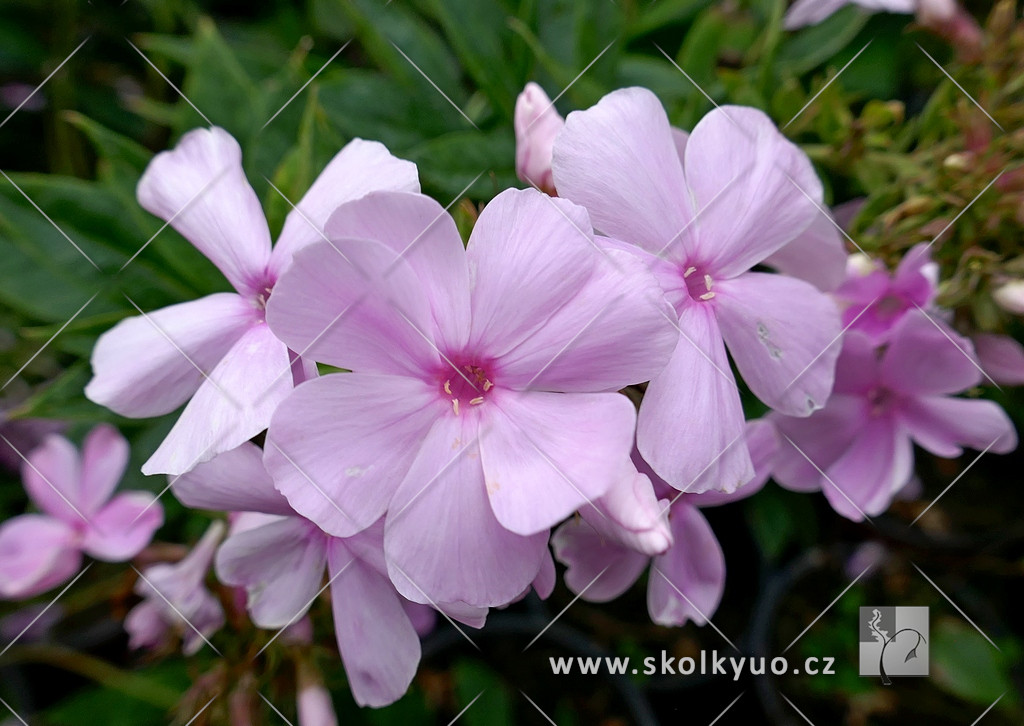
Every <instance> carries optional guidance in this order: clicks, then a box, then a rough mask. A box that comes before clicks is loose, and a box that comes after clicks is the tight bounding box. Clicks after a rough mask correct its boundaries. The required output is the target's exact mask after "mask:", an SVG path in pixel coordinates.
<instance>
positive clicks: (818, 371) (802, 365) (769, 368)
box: [714, 272, 841, 416]
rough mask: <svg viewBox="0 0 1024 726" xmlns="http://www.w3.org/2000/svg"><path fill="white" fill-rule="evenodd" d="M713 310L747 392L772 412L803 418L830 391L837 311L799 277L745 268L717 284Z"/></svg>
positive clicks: (835, 354)
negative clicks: (714, 308) (731, 277)
mask: <svg viewBox="0 0 1024 726" xmlns="http://www.w3.org/2000/svg"><path fill="white" fill-rule="evenodd" d="M716 293H717V295H716V297H715V300H714V302H715V303H716V306H715V307H716V313H717V317H718V323H719V325H721V328H722V335H723V336H724V337H725V343H726V345H728V346H729V353H730V354H731V355H732V358H733V360H734V361H736V367H737V368H739V370H740V373H741V374H742V376H743V380H744V381H745V382H746V383H747V385H748V386H750V390H751V391H753V392H754V394H755V395H756V396H757V397H758V398H760V399H761V400H762V401H764V402H765V403H767V404H768V405H769V406H771V407H772V408H774V409H775V410H777V411H780V412H782V413H785V414H788V415H790V416H808V415H810V414H811V413H813V412H814V411H815V410H817V409H819V408H821V407H822V406H823V405H824V404H825V401H826V400H828V397H829V394H830V393H831V392H832V383H833V381H834V379H835V367H836V358H837V357H838V356H839V350H840V347H841V346H840V343H839V336H840V327H839V311H838V310H837V309H836V306H835V304H834V303H833V302H832V300H831V299H830V298H828V297H827V296H826V295H825V294H824V293H822V292H819V291H818V290H817V289H815V288H814V287H812V286H811V285H810V284H809V283H806V282H804V281H803V280H795V279H793V278H790V277H786V276H785V275H771V274H767V273H763V272H750V273H747V274H745V275H740V276H739V277H737V278H734V279H732V280H725V281H723V282H721V283H719V284H717V285H716Z"/></svg>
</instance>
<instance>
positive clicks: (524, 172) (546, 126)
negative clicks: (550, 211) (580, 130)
mask: <svg viewBox="0 0 1024 726" xmlns="http://www.w3.org/2000/svg"><path fill="white" fill-rule="evenodd" d="M564 125H565V119H563V118H562V117H561V115H559V113H558V111H557V110H556V109H555V105H554V104H553V103H552V102H551V99H549V98H548V95H547V94H546V93H544V89H542V88H541V87H540V86H538V85H537V84H536V83H527V84H526V88H524V89H523V92H522V93H520V94H519V98H517V99H516V112H515V120H514V126H515V132H516V175H517V176H518V177H519V178H520V179H521V180H522V181H524V182H526V183H527V184H530V185H532V186H535V187H537V188H538V189H540V190H541V191H543V192H546V193H548V194H550V195H552V196H554V194H555V184H554V181H553V179H552V176H551V149H552V147H553V146H554V144H555V137H556V136H558V132H559V131H561V130H562V126H564Z"/></svg>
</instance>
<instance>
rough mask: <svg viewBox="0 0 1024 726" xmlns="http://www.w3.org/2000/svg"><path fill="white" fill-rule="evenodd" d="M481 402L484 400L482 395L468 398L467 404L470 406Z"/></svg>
mask: <svg viewBox="0 0 1024 726" xmlns="http://www.w3.org/2000/svg"><path fill="white" fill-rule="evenodd" d="M483 402H484V397H483V396H478V397H476V398H471V399H469V405H470V406H479V405H480V404H481V403H483Z"/></svg>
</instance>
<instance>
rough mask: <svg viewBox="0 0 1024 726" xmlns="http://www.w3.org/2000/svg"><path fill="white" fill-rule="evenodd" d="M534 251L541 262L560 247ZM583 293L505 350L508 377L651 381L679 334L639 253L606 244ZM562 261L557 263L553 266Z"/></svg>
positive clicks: (577, 382) (530, 381)
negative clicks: (631, 252) (519, 341)
mask: <svg viewBox="0 0 1024 726" xmlns="http://www.w3.org/2000/svg"><path fill="white" fill-rule="evenodd" d="M544 249H545V251H544V252H538V254H537V255H536V256H534V260H535V261H536V262H541V261H542V260H543V258H544V256H545V255H548V254H550V251H551V250H552V249H553V246H549V247H546V248H544ZM594 256H595V258H596V264H595V265H594V267H595V269H594V271H593V274H592V275H591V277H590V279H589V280H588V281H587V282H586V283H585V284H584V285H583V286H582V288H581V289H580V290H579V291H578V292H577V294H576V296H575V297H574V298H572V300H570V301H569V302H567V303H566V304H565V305H564V306H563V307H562V308H561V309H558V310H557V311H555V312H554V313H553V314H549V316H548V317H547V321H546V322H545V323H544V325H543V326H542V327H541V328H540V329H538V330H537V331H536V332H534V333H533V334H532V335H530V336H529V337H528V338H527V339H525V340H524V341H523V342H522V343H521V344H520V345H518V346H517V347H516V348H515V349H514V350H512V351H510V352H509V353H508V354H507V355H505V356H503V357H502V358H501V359H500V361H499V363H500V365H501V368H502V377H501V378H502V384H503V385H505V386H508V387H513V388H517V389H520V390H522V389H533V390H548V391H602V390H604V391H617V390H619V389H621V388H625V387H626V386H628V385H631V384H634V383H640V382H643V381H647V380H650V379H651V378H652V377H653V376H655V375H657V374H658V373H659V372H660V371H661V370H662V368H664V367H665V364H666V363H667V362H668V359H669V356H671V355H672V350H673V349H674V348H675V343H676V340H677V338H678V333H677V332H676V329H675V326H674V325H673V324H672V323H673V320H674V318H675V313H674V311H673V310H672V307H671V306H670V305H669V304H668V301H667V300H666V299H665V295H664V293H663V292H662V289H661V286H660V285H659V284H658V281H657V279H656V278H655V277H654V275H652V274H651V273H650V272H649V271H648V270H647V269H646V267H645V266H644V264H643V262H642V261H641V260H640V259H639V258H638V257H636V256H635V255H632V254H629V253H627V252H621V251H619V250H612V249H608V250H604V252H603V253H598V254H595V255H594ZM558 264H559V263H558V262H557V261H555V260H553V261H552V262H551V267H552V269H556V268H557V265H558Z"/></svg>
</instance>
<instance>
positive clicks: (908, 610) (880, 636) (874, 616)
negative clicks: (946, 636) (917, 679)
mask: <svg viewBox="0 0 1024 726" xmlns="http://www.w3.org/2000/svg"><path fill="white" fill-rule="evenodd" d="M928 638H929V634H928V608H926V607H865V608H861V609H860V669H859V672H860V674H861V675H862V676H878V677H881V679H882V683H884V684H885V685H887V686H889V685H892V681H891V680H890V678H893V677H900V676H927V675H928Z"/></svg>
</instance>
